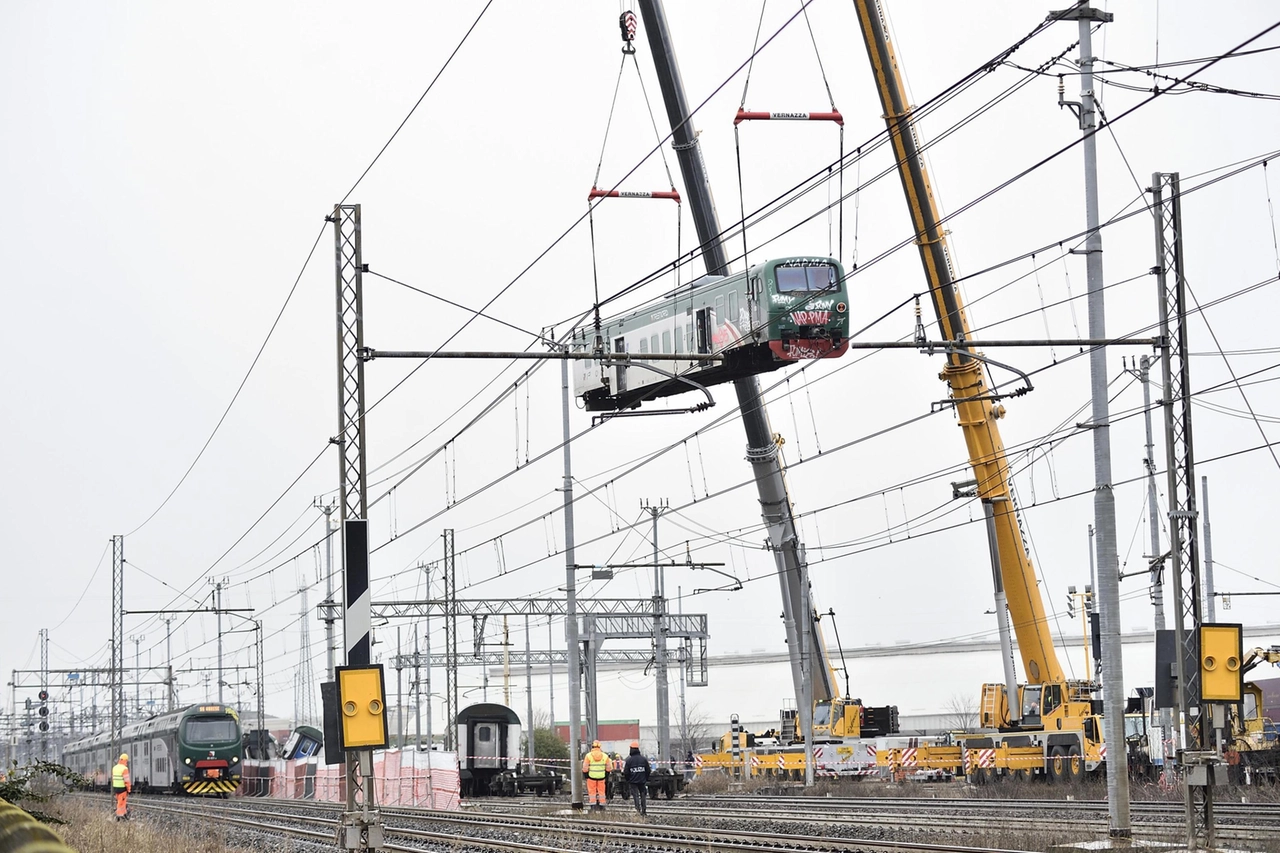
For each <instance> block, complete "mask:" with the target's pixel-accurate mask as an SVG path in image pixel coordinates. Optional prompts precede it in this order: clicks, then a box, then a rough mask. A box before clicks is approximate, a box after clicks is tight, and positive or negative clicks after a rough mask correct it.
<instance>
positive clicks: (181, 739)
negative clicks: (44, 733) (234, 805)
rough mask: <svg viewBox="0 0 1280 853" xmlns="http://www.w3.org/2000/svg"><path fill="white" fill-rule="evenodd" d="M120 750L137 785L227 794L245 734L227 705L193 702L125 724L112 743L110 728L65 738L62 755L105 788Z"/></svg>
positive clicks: (235, 779)
mask: <svg viewBox="0 0 1280 853" xmlns="http://www.w3.org/2000/svg"><path fill="white" fill-rule="evenodd" d="M121 752H124V753H128V755H129V777H130V779H131V780H132V782H133V790H135V791H142V792H147V791H173V792H180V791H185V792H186V793H188V794H223V795H226V794H230V793H231V792H232V791H234V790H235V789H236V788H238V787H239V786H240V775H241V770H240V762H241V759H242V758H243V757H244V736H243V734H242V732H241V730H240V718H239V716H238V715H237V714H236V710H235V708H232V707H231V706H230V705H219V704H211V705H191V706H190V707H187V708H184V709H182V710H181V711H174V712H172V713H169V714H161V715H159V716H156V717H152V718H151V719H149V720H144V721H142V722H140V723H134V724H133V725H129V726H125V727H124V730H123V731H122V733H121V739H120V743H119V744H117V746H116V748H115V749H113V748H112V746H111V734H110V733H109V732H104V733H101V734H96V735H92V736H90V737H87V738H82V739H80V740H78V741H74V742H72V743H69V744H67V745H66V747H64V748H63V751H62V755H63V759H62V760H63V763H64V764H66V765H67V766H68V767H70V768H71V769H72V770H74V771H76V772H77V773H79V774H80V775H82V776H84V777H85V778H86V779H88V780H89V782H90V784H91V785H92V786H93V787H95V788H105V787H107V786H109V785H110V784H111V768H112V766H114V765H115V763H116V759H117V758H118V757H119V756H120V753H121Z"/></svg>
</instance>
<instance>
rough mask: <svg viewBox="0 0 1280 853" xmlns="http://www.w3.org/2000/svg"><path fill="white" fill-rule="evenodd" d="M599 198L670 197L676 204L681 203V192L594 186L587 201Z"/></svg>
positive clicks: (588, 194)
mask: <svg viewBox="0 0 1280 853" xmlns="http://www.w3.org/2000/svg"><path fill="white" fill-rule="evenodd" d="M597 198H669V199H671V200H672V201H674V202H675V203H676V204H680V193H678V192H676V191H675V190H666V191H663V190H657V191H655V192H637V191H635V190H598V189H596V188H595V187H592V188H591V192H589V193H587V201H592V200H594V199H597Z"/></svg>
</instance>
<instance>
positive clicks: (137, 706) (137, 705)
mask: <svg viewBox="0 0 1280 853" xmlns="http://www.w3.org/2000/svg"><path fill="white" fill-rule="evenodd" d="M129 639H130V640H132V641H133V711H134V713H135V714H138V715H139V716H141V715H142V669H141V668H140V667H139V664H138V661H139V659H140V657H141V656H140V655H139V653H138V648H139V646H140V645H141V644H142V641H143V640H145V639H146V637H130V638H129Z"/></svg>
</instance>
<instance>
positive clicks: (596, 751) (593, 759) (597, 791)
mask: <svg viewBox="0 0 1280 853" xmlns="http://www.w3.org/2000/svg"><path fill="white" fill-rule="evenodd" d="M582 775H583V776H586V777H587V805H589V806H590V807H591V811H593V812H602V811H604V806H605V803H606V801H607V797H606V796H605V777H606V776H608V775H609V756H607V755H605V754H604V750H603V749H601V748H600V741H598V740H593V741H591V751H590V752H588V753H587V755H586V757H585V758H583V759H582Z"/></svg>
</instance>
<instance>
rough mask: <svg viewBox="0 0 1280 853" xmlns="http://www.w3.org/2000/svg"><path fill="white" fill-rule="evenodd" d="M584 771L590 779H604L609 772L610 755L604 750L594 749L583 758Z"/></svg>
mask: <svg viewBox="0 0 1280 853" xmlns="http://www.w3.org/2000/svg"><path fill="white" fill-rule="evenodd" d="M582 771H583V772H584V773H586V774H587V778H588V779H603V778H604V777H605V776H607V775H608V773H609V756H607V755H605V754H604V751H603V750H600V749H593V750H591V751H590V752H588V753H587V757H586V758H584V759H582Z"/></svg>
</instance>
